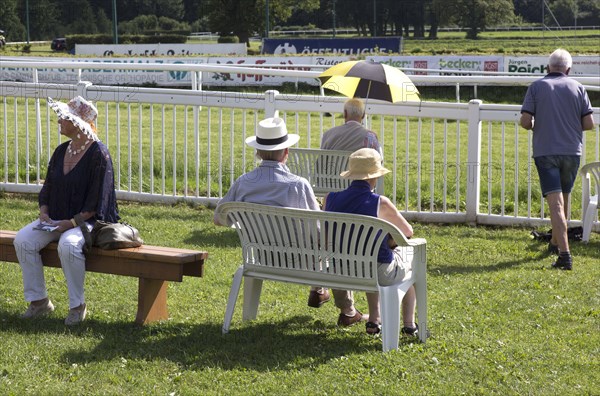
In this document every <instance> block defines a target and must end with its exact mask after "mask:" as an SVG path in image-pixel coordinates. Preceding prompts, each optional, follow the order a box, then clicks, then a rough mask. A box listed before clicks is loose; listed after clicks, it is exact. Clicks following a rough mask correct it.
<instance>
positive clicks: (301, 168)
mask: <svg viewBox="0 0 600 396" xmlns="http://www.w3.org/2000/svg"><path fill="white" fill-rule="evenodd" d="M350 154H352V152H351V151H341V150H320V149H306V148H290V154H289V156H288V160H287V163H286V165H287V166H288V168H290V171H291V172H292V173H293V174H295V175H298V176H302V177H304V178H305V179H307V180H308V182H309V183H310V184H311V186H312V188H313V191H314V192H315V195H317V196H324V195H326V194H327V193H329V192H332V191H340V190H344V189H345V188H346V187H348V186H349V185H350V180H349V179H344V178H343V177H340V173H342V172H343V171H345V170H347V169H348V159H349V157H350Z"/></svg>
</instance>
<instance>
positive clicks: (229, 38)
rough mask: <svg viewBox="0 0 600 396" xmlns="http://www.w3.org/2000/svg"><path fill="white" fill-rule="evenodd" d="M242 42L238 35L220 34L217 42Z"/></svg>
mask: <svg viewBox="0 0 600 396" xmlns="http://www.w3.org/2000/svg"><path fill="white" fill-rule="evenodd" d="M239 42H240V39H239V37H237V36H219V38H218V39H217V43H219V44H237V43H239Z"/></svg>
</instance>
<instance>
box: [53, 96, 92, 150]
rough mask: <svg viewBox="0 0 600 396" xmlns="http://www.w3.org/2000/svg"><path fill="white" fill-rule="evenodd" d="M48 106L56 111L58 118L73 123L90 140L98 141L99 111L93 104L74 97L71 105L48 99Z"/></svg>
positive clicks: (79, 97)
mask: <svg viewBox="0 0 600 396" xmlns="http://www.w3.org/2000/svg"><path fill="white" fill-rule="evenodd" d="M48 106H50V108H51V109H52V110H54V112H55V113H56V115H57V116H58V118H60V119H63V120H68V121H71V122H72V123H73V125H75V126H76V127H77V128H79V129H80V130H81V132H83V133H84V134H85V135H86V136H87V137H88V139H91V140H98V136H97V135H96V119H97V118H98V109H96V106H94V105H93V104H92V102H89V101H87V100H85V99H84V98H82V97H81V96H76V97H74V98H73V99H71V100H70V101H69V103H62V102H57V101H55V100H54V99H52V98H48Z"/></svg>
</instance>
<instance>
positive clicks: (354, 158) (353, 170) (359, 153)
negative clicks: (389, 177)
mask: <svg viewBox="0 0 600 396" xmlns="http://www.w3.org/2000/svg"><path fill="white" fill-rule="evenodd" d="M390 172H391V171H390V170H389V169H386V168H384V167H383V165H382V164H381V155H380V154H379V152H378V151H377V150H375V149H372V148H362V149H360V150H356V151H355V152H353V153H352V154H350V160H349V161H348V170H347V171H344V172H342V173H340V176H341V177H344V178H346V179H352V180H368V179H375V178H378V177H380V176H383V175H385V174H388V173H390Z"/></svg>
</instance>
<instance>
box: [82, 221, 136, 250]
mask: <svg viewBox="0 0 600 396" xmlns="http://www.w3.org/2000/svg"><path fill="white" fill-rule="evenodd" d="M74 219H75V222H76V223H77V225H78V226H79V227H80V228H81V232H82V233H83V238H84V239H85V245H84V246H83V252H84V253H87V252H88V251H89V250H90V249H91V248H92V246H98V247H99V248H101V249H106V250H114V249H124V248H135V247H140V246H142V245H143V244H144V241H143V240H142V238H141V237H140V233H139V231H138V230H137V228H135V227H134V226H132V225H131V224H127V223H125V222H122V223H109V222H106V221H102V220H96V223H95V224H94V227H93V228H92V231H91V232H90V231H89V230H88V228H87V226H86V225H85V221H83V219H81V216H79V214H76V215H75V217H74Z"/></svg>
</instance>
